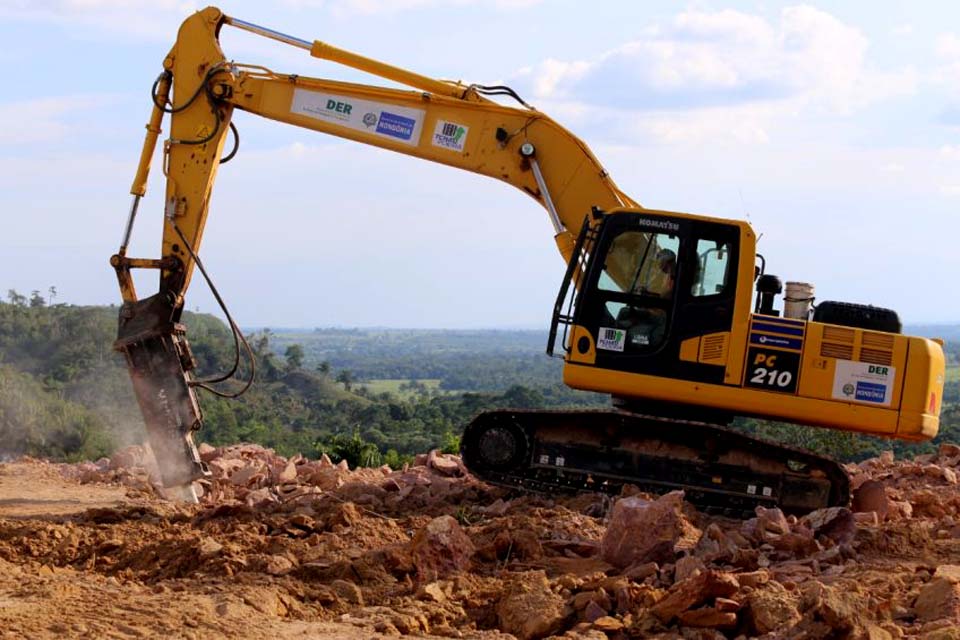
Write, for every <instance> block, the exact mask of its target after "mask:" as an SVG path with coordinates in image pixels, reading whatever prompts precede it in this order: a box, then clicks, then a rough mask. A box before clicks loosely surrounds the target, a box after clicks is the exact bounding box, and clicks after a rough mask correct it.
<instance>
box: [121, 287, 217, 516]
mask: <svg viewBox="0 0 960 640" xmlns="http://www.w3.org/2000/svg"><path fill="white" fill-rule="evenodd" d="M178 316H179V310H178V309H177V308H176V307H175V306H174V305H173V304H172V303H171V302H170V300H169V299H168V296H167V295H164V294H157V295H154V296H151V297H149V298H146V299H144V300H139V301H136V302H126V303H124V305H123V306H122V307H121V308H120V323H119V331H118V337H117V341H116V342H115V343H114V348H115V349H116V350H117V351H120V352H122V353H123V354H124V356H125V358H126V361H127V368H128V369H129V371H130V378H131V380H132V381H133V390H134V393H135V394H136V396H137V402H138V403H139V404H140V410H141V411H142V412H143V419H144V422H145V423H146V427H147V436H148V438H149V440H150V447H151V448H152V449H153V454H154V457H155V458H156V460H157V466H158V467H159V471H160V477H161V479H162V481H163V484H164V486H165V487H168V488H177V487H179V488H181V489H180V493H181V494H182V495H184V496H186V497H187V499H190V496H193V499H194V500H195V499H196V497H195V495H193V494H192V492H191V491H190V489H189V488H190V485H191V483H192V482H193V481H194V480H197V479H200V478H203V477H206V476H208V475H210V473H209V471H208V470H207V468H206V466H205V465H204V464H203V462H202V461H201V460H200V454H199V453H198V452H197V447H196V445H195V444H194V442H193V432H194V431H196V430H197V429H199V428H200V426H201V424H202V421H203V418H202V414H201V412H200V406H199V405H198V403H197V396H196V392H195V391H194V389H193V386H192V385H191V381H192V377H191V374H190V372H191V371H192V370H193V368H194V367H195V366H196V361H195V360H194V357H193V353H192V352H191V351H190V343H189V342H187V338H186V329H185V327H184V326H183V325H182V324H180V323H178V322H176V321H175V320H176V319H177V318H178Z"/></svg>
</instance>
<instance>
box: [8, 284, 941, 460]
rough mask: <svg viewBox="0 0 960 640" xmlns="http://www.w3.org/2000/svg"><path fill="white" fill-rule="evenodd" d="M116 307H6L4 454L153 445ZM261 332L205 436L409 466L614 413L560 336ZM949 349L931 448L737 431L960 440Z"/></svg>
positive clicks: (217, 346) (192, 329) (822, 444)
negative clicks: (482, 429) (518, 415)
mask: <svg viewBox="0 0 960 640" xmlns="http://www.w3.org/2000/svg"><path fill="white" fill-rule="evenodd" d="M117 313H118V308H117V307H115V306H110V307H92V306H89V307H88V306H74V305H66V304H60V303H57V302H56V292H55V290H53V289H51V290H50V291H49V292H47V293H46V294H45V295H42V294H41V293H40V292H39V291H34V292H31V294H30V295H23V294H20V293H18V292H16V291H10V292H8V295H7V301H6V302H2V301H0V459H2V458H3V457H5V456H13V455H21V454H29V455H34V456H43V457H50V458H55V459H62V460H78V459H95V458H97V457H100V456H103V455H108V454H109V453H110V452H112V451H113V450H114V449H115V448H117V447H120V446H124V445H127V444H131V443H140V442H142V441H143V440H144V437H145V436H144V432H143V421H142V418H141V416H140V412H139V409H138V407H137V405H136V401H135V399H134V398H133V394H132V390H131V388H130V381H129V376H128V374H127V371H126V368H125V365H124V364H123V362H122V359H121V358H120V356H119V355H118V354H117V353H115V352H114V351H113V350H112V346H111V345H112V343H113V340H114V337H115V335H116V326H117ZM184 322H185V324H186V325H187V327H188V337H189V339H190V342H191V346H192V347H193V350H194V353H195V355H196V357H197V359H198V361H199V374H200V375H204V376H206V375H210V374H213V373H217V372H220V371H223V370H225V369H227V368H229V365H230V363H231V362H232V360H233V356H234V353H233V341H232V339H231V336H230V332H229V330H228V329H227V327H226V326H225V325H224V324H223V323H222V322H221V321H220V320H219V319H217V318H216V317H214V316H210V315H205V314H193V313H185V314H184ZM938 329H943V328H936V329H935V332H936V330H938ZM917 333H921V332H920V331H917ZM924 333H926V332H924ZM921 334H923V333H921ZM926 335H931V334H930V333H926ZM941 335H947V333H946V332H942V333H941ZM949 335H954V334H953V333H951V334H949ZM956 335H960V333H957V334H956ZM248 337H249V341H250V344H251V346H252V348H253V350H254V352H255V357H256V359H257V370H258V376H257V377H258V379H257V383H256V384H255V385H254V386H253V388H252V389H251V390H250V391H249V392H248V393H247V394H246V395H244V396H242V397H241V398H240V399H238V400H226V399H222V398H218V397H214V396H211V395H209V394H206V393H205V392H201V398H200V399H201V404H202V407H203V412H204V418H205V426H204V429H203V431H202V432H201V433H200V434H199V438H198V439H199V440H200V441H205V442H208V443H211V444H213V445H221V444H228V443H233V442H238V441H251V442H258V443H261V444H263V445H265V446H268V447H273V448H275V449H277V450H278V451H279V452H280V453H282V454H285V455H291V454H293V453H303V454H304V455H307V456H310V457H315V456H319V455H320V454H322V453H328V454H330V455H331V456H333V457H334V458H338V459H347V460H348V461H349V462H350V463H351V464H358V463H365V464H381V463H384V462H386V463H388V464H391V465H394V466H397V465H400V464H403V462H404V461H406V460H409V459H410V457H411V456H412V455H413V454H416V453H420V452H424V451H427V450H429V449H431V448H434V447H439V448H443V449H445V450H447V451H456V450H457V448H458V441H459V434H460V432H461V430H462V428H463V426H464V425H465V424H466V423H467V422H468V421H469V420H470V419H471V418H472V417H473V416H474V415H475V414H476V413H478V412H480V411H482V410H486V409H492V408H501V407H518V408H536V407H551V408H557V407H565V406H585V405H587V406H606V405H608V404H609V399H608V398H607V397H606V396H603V395H600V394H592V393H586V392H579V391H574V390H571V389H569V388H567V387H565V386H564V385H563V383H562V382H561V371H562V361H561V360H559V359H555V358H548V357H547V356H546V355H545V353H544V350H545V347H546V334H545V332H538V331H496V330H489V331H436V330H396V329H350V330H345V329H315V330H289V329H283V330H281V329H278V330H273V331H271V330H269V329H259V330H256V331H253V332H250V335H249V336H248ZM946 350H947V354H948V359H949V363H950V367H951V368H950V370H949V371H948V382H949V384H948V386H947V392H946V393H947V395H946V397H945V402H946V403H948V404H946V405H945V407H944V412H943V419H942V423H941V432H940V433H941V435H940V436H938V438H937V439H936V440H934V441H933V442H932V443H922V444H906V443H900V442H896V441H888V440H882V439H878V438H871V437H866V436H856V435H851V434H845V433H839V432H834V431H828V430H822V429H810V428H801V427H795V426H789V425H779V424H775V423H769V422H760V421H755V420H741V421H739V423H738V424H737V426H738V427H739V428H741V429H744V430H746V431H749V432H753V433H757V434H760V435H762V436H764V437H769V438H772V439H776V440H780V441H784V442H788V443H791V444H795V445H800V446H804V447H807V448H810V449H813V450H816V451H819V452H822V453H827V454H831V455H834V456H836V457H840V458H843V459H859V458H864V457H867V456H870V455H874V454H876V453H878V452H879V451H881V450H883V449H894V450H896V451H898V453H900V454H902V455H914V454H916V453H920V452H924V451H931V450H933V448H934V447H935V446H936V444H937V443H938V442H940V441H943V440H950V441H960V408H958V403H960V385H958V384H957V382H958V377H957V374H958V373H960V367H958V365H960V340H958V341H956V342H948V343H947V344H946Z"/></svg>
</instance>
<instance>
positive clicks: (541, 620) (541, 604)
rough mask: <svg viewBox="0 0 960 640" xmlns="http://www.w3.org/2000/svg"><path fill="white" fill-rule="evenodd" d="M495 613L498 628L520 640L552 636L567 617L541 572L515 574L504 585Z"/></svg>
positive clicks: (564, 607) (567, 613)
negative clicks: (498, 624)
mask: <svg viewBox="0 0 960 640" xmlns="http://www.w3.org/2000/svg"><path fill="white" fill-rule="evenodd" d="M496 612H497V618H498V620H499V621H500V626H501V629H502V630H503V631H506V632H507V633H512V634H513V635H515V636H516V637H517V638H520V640H539V638H545V637H547V636H549V635H551V634H553V633H556V632H557V631H559V630H560V628H561V627H562V626H563V623H564V621H565V620H566V619H567V617H568V615H569V614H570V610H569V609H567V607H566V606H565V603H564V600H563V598H561V597H560V596H559V595H557V594H555V593H554V592H553V591H552V590H551V589H550V583H549V582H548V581H547V575H546V574H545V573H544V572H543V571H530V572H526V573H522V574H518V575H517V576H516V577H515V578H513V579H512V580H511V581H510V582H508V583H507V585H506V586H505V588H504V593H503V596H502V597H501V598H500V601H499V602H498V603H497V607H496Z"/></svg>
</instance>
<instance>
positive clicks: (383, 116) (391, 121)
mask: <svg viewBox="0 0 960 640" xmlns="http://www.w3.org/2000/svg"><path fill="white" fill-rule="evenodd" d="M415 126H417V121H416V120H414V119H413V118H406V117H404V116H398V115H397V114H395V113H390V112H389V111H382V112H380V120H379V122H377V133H382V134H383V135H386V136H393V137H394V138H399V139H401V140H409V139H410V138H412V137H413V128H414V127H415Z"/></svg>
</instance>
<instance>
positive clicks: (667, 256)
mask: <svg viewBox="0 0 960 640" xmlns="http://www.w3.org/2000/svg"><path fill="white" fill-rule="evenodd" d="M657 264H659V265H660V269H661V271H663V272H664V273H673V267H674V266H675V265H676V264H677V254H675V253H674V252H673V251H671V250H670V249H660V251H658V252H657Z"/></svg>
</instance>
